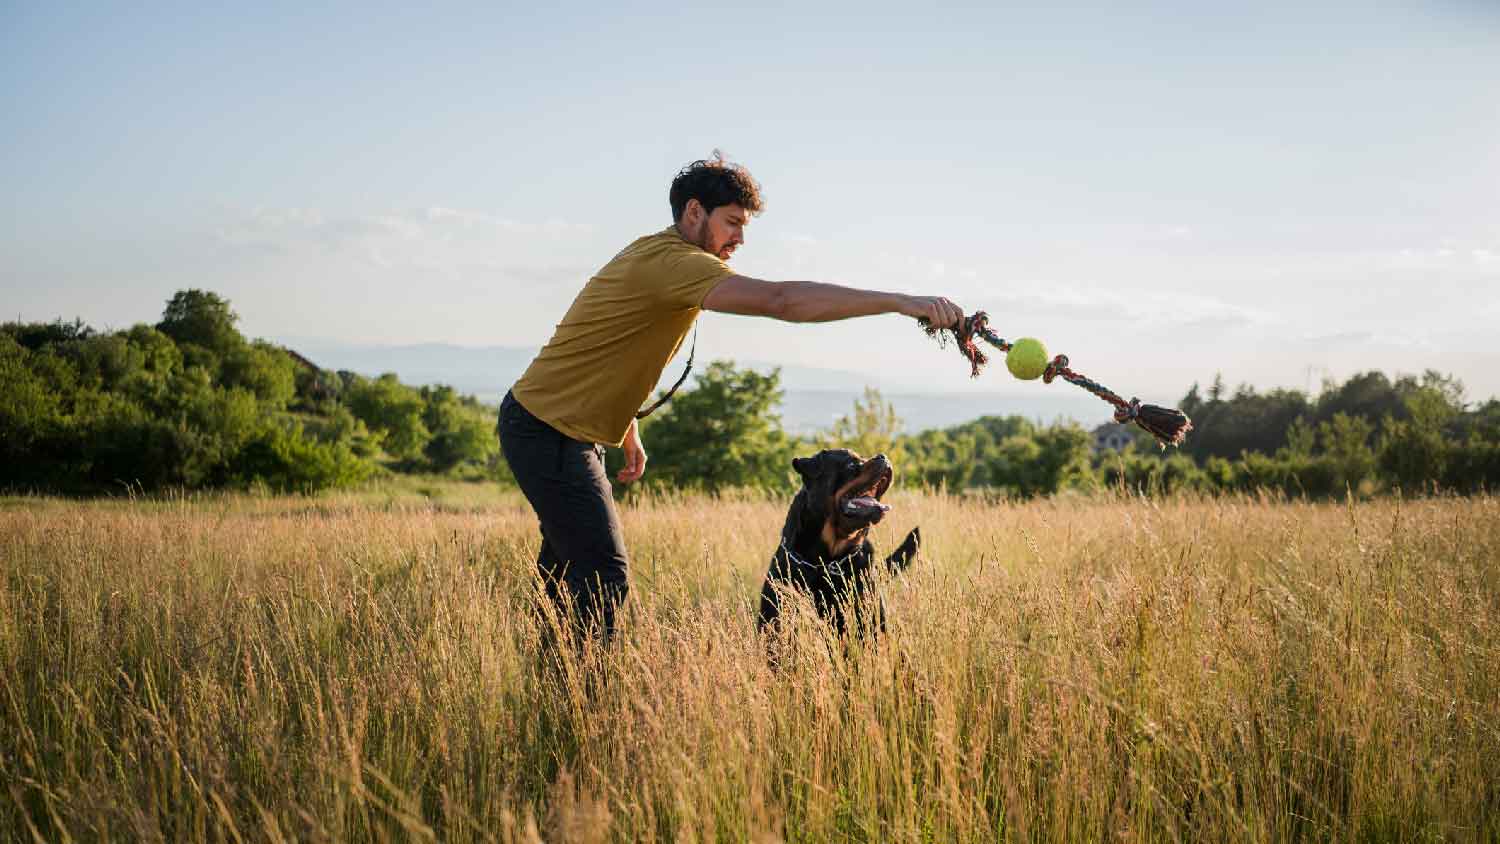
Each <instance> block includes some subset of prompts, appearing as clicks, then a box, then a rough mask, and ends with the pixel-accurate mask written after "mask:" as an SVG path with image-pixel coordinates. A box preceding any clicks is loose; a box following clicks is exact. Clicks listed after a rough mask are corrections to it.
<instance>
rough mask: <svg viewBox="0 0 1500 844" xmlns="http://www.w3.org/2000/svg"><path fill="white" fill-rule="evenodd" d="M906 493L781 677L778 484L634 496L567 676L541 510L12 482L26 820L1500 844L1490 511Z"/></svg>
mask: <svg viewBox="0 0 1500 844" xmlns="http://www.w3.org/2000/svg"><path fill="white" fill-rule="evenodd" d="M894 503H895V504H896V505H897V506H896V509H895V511H894V512H893V513H892V515H891V517H890V519H888V524H887V525H884V526H882V527H881V528H880V529H879V530H880V531H881V534H880V536H879V537H878V540H879V542H878V544H883V545H885V546H887V547H888V546H889V545H890V544H891V543H892V542H893V541H894V540H895V539H896V538H897V537H898V536H899V533H898V531H904V530H905V529H907V528H908V527H909V526H911V525H913V524H921V526H922V528H923V532H924V536H925V537H926V538H927V540H928V544H927V546H926V547H925V549H924V559H923V560H922V561H920V562H919V563H918V564H916V565H915V566H914V567H913V568H912V569H911V570H910V572H909V573H908V575H907V576H906V577H904V578H903V579H901V580H899V581H896V582H891V583H888V584H886V586H885V592H886V595H887V605H888V616H889V625H890V629H889V632H888V634H887V635H886V636H885V637H884V638H883V639H882V640H881V641H879V642H878V643H877V644H875V645H873V646H867V647H860V648H855V649H852V650H848V651H845V650H843V649H840V648H837V647H829V646H828V643H827V642H825V641H822V640H820V639H819V636H820V635H821V634H820V629H819V628H818V627H817V626H816V625H814V624H811V623H806V620H805V619H804V621H803V623H800V624H799V626H798V627H797V635H798V636H799V645H800V646H799V647H798V648H796V649H794V650H793V651H792V654H791V656H789V657H788V659H787V662H786V663H785V664H784V665H783V666H782V667H781V668H780V670H778V671H772V670H771V669H770V668H768V666H767V662H766V659H765V655H764V650H763V648H762V646H761V644H760V643H759V642H758V641H757V640H756V638H755V634H754V625H753V612H754V606H755V604H754V601H755V598H756V595H757V591H758V588H759V584H760V579H761V577H762V575H763V573H764V570H765V566H766V563H767V560H768V558H769V554H770V551H771V549H772V548H773V547H774V544H775V540H776V534H777V531H778V529H779V526H780V524H781V521H782V516H783V514H784V507H785V502H783V501H767V500H758V499H756V498H754V497H744V498H725V499H720V500H710V499H705V498H694V497H685V498H659V499H650V500H645V501H643V502H641V503H638V504H636V505H633V506H632V507H631V508H629V509H628V510H627V511H626V512H625V514H624V518H625V524H626V531H627V540H628V544H629V547H630V549H631V553H632V556H633V566H634V570H633V591H632V593H631V597H630V600H629V607H630V612H629V614H628V617H627V620H626V621H625V623H624V626H623V631H622V635H621V637H620V639H619V641H618V642H617V643H616V646H615V647H613V648H611V649H609V650H607V651H604V652H602V653H591V654H588V655H586V656H585V657H583V658H582V659H580V660H578V661H570V662H569V663H568V664H566V665H565V666H563V667H562V669H561V670H554V669H553V668H551V667H549V666H548V665H547V664H545V662H544V661H543V660H542V659H540V658H539V656H538V648H537V625H536V624H535V623H534V621H533V615H532V613H531V612H530V610H529V606H530V605H529V603H528V602H529V595H530V592H529V590H530V585H531V580H530V575H531V571H532V560H533V557H534V555H535V552H536V547H537V538H536V535H535V525H534V522H533V520H532V517H531V515H530V513H529V511H528V510H526V509H525V506H524V503H523V502H521V501H520V500H519V499H514V498H494V499H489V500H473V501H459V502H453V503H448V504H443V503H441V502H439V503H437V504H434V503H432V502H428V501H423V500H416V499H410V498H408V499H404V500H398V499H394V498H387V499H386V500H370V499H357V498H328V499H318V500H312V501H306V500H289V499H283V500H275V499H272V500H264V499H253V498H207V499H201V500H178V501H165V502H135V503H129V502H126V503H118V504H108V503H103V504H101V503H95V504H85V503H68V502H59V501H49V500H21V499H11V500H9V501H6V502H4V504H3V506H0V577H3V579H4V587H3V590H0V672H3V673H0V836H4V837H5V838H7V839H11V840H30V839H35V840H49V841H50V840H79V841H90V840H146V841H151V840H169V841H196V840H215V841H220V840H236V841H238V840H244V841H260V840H268V841H284V840H366V839H373V840H401V839H409V840H423V839H429V838H437V839H444V840H454V841H467V840H498V841H505V842H509V841H535V840H538V839H545V840H580V841H604V840H631V841H634V840H644V841H651V840H674V841H675V840H687V841H694V840H728V841H740V840H752V841H774V840H782V839H785V840H801V841H825V840H853V841H910V840H924V841H926V840H933V841H949V840H959V841H973V840H980V841H987V840H992V839H1012V840H1069V841H1076V840H1097V839H1105V838H1110V839H1116V838H1120V839H1125V838H1131V839H1136V838H1139V839H1150V840H1230V839H1233V840H1287V839H1317V840H1325V839H1335V840H1352V839H1360V840H1411V839H1450V840H1485V839H1488V840H1495V839H1496V838H1497V837H1500V647H1497V645H1500V640H1497V633H1500V502H1497V501H1496V500H1495V499H1491V498H1476V499H1468V500H1432V501H1418V502H1404V503H1403V502H1399V501H1394V500H1392V501H1380V502H1374V503H1360V504H1353V505H1344V506H1339V505H1311V504H1303V503H1280V502H1273V501H1263V500H1255V499H1246V498H1238V499H1221V500H1201V501H1198V500H1188V499H1180V500H1169V501H1162V502H1154V501H1148V500H1141V499H1133V498H1119V499H1112V500H1098V499H1096V500H1081V499H1057V500H1053V501H1046V502H1038V503H1028V504H1003V503H1002V504H995V503H986V502H983V501H979V500H974V499H963V498H958V497H949V496H941V495H920V494H906V495H903V494H900V493H899V492H898V493H897V494H895V495H894Z"/></svg>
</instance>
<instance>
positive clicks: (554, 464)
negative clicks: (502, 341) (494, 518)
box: [499, 393, 630, 640]
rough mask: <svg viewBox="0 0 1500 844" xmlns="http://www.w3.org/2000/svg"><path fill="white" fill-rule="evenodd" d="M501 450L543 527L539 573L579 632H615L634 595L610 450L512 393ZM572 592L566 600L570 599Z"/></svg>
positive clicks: (504, 409)
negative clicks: (547, 418) (608, 463)
mask: <svg viewBox="0 0 1500 844" xmlns="http://www.w3.org/2000/svg"><path fill="white" fill-rule="evenodd" d="M499 432H500V450H501V451H502V452H503V453H504V454H505V460H506V462H508V463H509V464H510V470H511V473H512V474H514V475H515V476H516V483H517V484H519V485H520V487H521V492H522V493H524V494H525V495H526V500H527V501H529V502H531V509H533V510H535V511H536V514H537V518H538V519H539V520H540V521H541V526H542V550H541V553H540V554H538V555H537V559H536V567H537V573H538V574H539V575H540V576H541V579H542V583H543V585H544V586H545V588H546V590H547V597H548V598H549V599H551V601H552V603H553V605H554V606H555V607H556V608H557V612H558V614H559V618H560V619H568V618H569V616H567V615H565V613H567V612H568V611H569V609H568V602H569V601H571V604H572V607H571V612H572V616H571V622H572V624H573V625H574V629H573V632H574V634H575V635H578V636H583V635H588V634H589V633H590V631H596V632H597V633H599V634H601V635H602V636H603V637H604V638H605V639H606V640H607V639H608V638H609V637H610V636H611V635H612V634H613V633H614V628H615V613H616V611H617V610H618V609H619V607H620V604H622V603H623V602H624V601H625V596H626V594H627V593H628V592H629V590H630V586H629V584H628V583H627V581H626V570H627V567H628V560H627V558H626V556H625V538H624V535H623V534H622V533H621V531H620V516H619V513H618V512H617V511H616V510H615V501H614V498H613V496H612V495H611V494H610V487H609V478H608V477H607V476H606V475H605V474H604V449H603V448H602V447H601V446H597V445H595V444H594V443H588V442H582V441H580V440H575V439H572V438H570V437H567V436H565V435H564V434H562V433H561V432H560V431H558V430H557V429H556V428H553V427H552V426H551V425H548V424H547V423H546V422H543V421H542V420H540V419H538V418H536V417H535V416H532V415H531V412H530V411H528V410H527V409H526V408H525V407H522V406H521V403H520V402H518V401H516V400H515V398H514V397H513V396H511V394H510V393H506V394H505V400H504V401H502V402H501V403H500V422H499ZM565 594H566V597H565Z"/></svg>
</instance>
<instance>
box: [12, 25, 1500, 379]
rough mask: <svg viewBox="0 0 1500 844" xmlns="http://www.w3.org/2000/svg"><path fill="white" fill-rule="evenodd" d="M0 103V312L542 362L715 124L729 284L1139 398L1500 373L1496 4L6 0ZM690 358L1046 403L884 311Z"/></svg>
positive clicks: (763, 324) (756, 329) (702, 151)
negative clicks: (888, 294)
mask: <svg viewBox="0 0 1500 844" xmlns="http://www.w3.org/2000/svg"><path fill="white" fill-rule="evenodd" d="M752 5H753V8H752ZM1041 5H1045V8H1030V7H1032V6H1041ZM209 6H225V7H226V8H223V9H212V8H207V7H209ZM314 6H315V8H313V7H314ZM233 7H239V8H233ZM0 126H3V127H4V129H3V131H0V185H3V188H0V320H11V319H21V320H51V319H54V318H63V319H73V318H75V317H76V318H81V319H83V320H84V321H85V322H87V323H90V324H92V325H94V326H96V327H100V328H124V327H128V326H129V325H131V324H134V323H136V322H155V321H156V320H157V319H159V317H160V313H161V310H162V307H163V305H164V304H165V302H166V300H167V299H168V298H170V297H171V295H172V293H173V292H174V291H176V290H180V289H185V288H190V287H196V288H203V289H210V290H214V291H216V292H218V293H220V294H221V295H223V296H225V297H227V298H228V299H229V300H230V301H231V302H232V303H233V305H234V308H235V310H236V311H237V312H238V313H239V315H240V317H241V321H240V327H241V329H242V330H243V331H244V332H245V333H246V334H247V335H249V336H252V337H265V338H268V339H272V340H276V341H279V342H286V343H289V344H297V343H313V342H318V343H325V344H326V343H329V342H344V343H351V344H354V343H358V344H393V345H394V344H411V343H450V344H459V345H469V346H517V347H528V346H529V347H537V346H540V345H541V344H542V343H543V342H545V341H546V339H547V337H548V336H550V334H551V331H552V328H553V326H554V325H555V324H556V322H557V321H558V320H559V319H560V317H561V316H562V314H563V312H564V311H565V310H566V308H567V306H568V304H569V303H570V302H571V301H572V298H573V296H574V295H575V294H576V293H577V291H578V289H579V287H580V286H581V285H582V284H583V283H584V282H585V281H586V280H587V278H588V276H589V275H590V274H591V273H592V272H593V271H594V270H596V269H597V268H598V267H600V266H602V265H603V264H604V263H605V262H606V261H607V260H609V258H610V257H611V256H613V255H614V254H615V252H617V251H618V250H619V249H620V248H621V247H622V246H624V245H625V244H626V243H628V242H629V241H630V240H632V239H634V238H635V237H637V236H640V235H642V234H647V233H650V232H654V231H657V230H659V229H661V228H663V227H665V226H666V225H668V224H669V223H670V213H669V211H668V206H667V188H668V185H669V183H670V181H671V178H672V176H673V175H674V173H675V172H676V170H677V169H678V168H679V167H681V166H682V165H683V164H685V163H687V162H689V161H691V160H693V159H696V158H702V157H705V156H707V155H709V154H710V152H711V151H712V150H714V149H716V148H717V149H721V150H723V151H724V152H725V153H726V154H727V155H729V156H730V157H731V158H732V159H734V160H736V161H738V162H740V163H742V164H743V165H744V166H746V167H747V168H748V169H749V170H750V171H751V172H752V173H753V174H754V175H755V177H756V178H757V179H758V180H759V181H760V182H761V184H762V186H763V188H764V193H765V197H766V210H765V213H764V214H763V215H761V216H760V217H759V218H757V219H756V220H755V221H754V222H753V223H752V224H751V226H750V227H749V229H748V230H747V240H746V244H745V245H744V246H743V247H741V248H740V250H739V251H738V252H737V253H736V255H735V257H734V259H733V261H732V265H733V266H734V268H735V269H736V270H737V271H738V272H741V273H743V274H745V275H750V276H754V277H758V278H767V279H773V280H785V279H812V280H818V281H829V282H836V283H841V284H847V285H853V286H858V287H866V288H872V289H878V290H894V291H902V292H907V293H916V294H924V295H945V296H948V297H950V298H952V299H954V300H955V301H956V302H958V303H959V304H960V305H961V306H963V307H964V308H965V309H966V310H968V311H973V310H978V309H984V310H986V311H988V312H989V313H990V315H991V322H992V325H993V326H994V327H995V328H996V330H997V331H999V333H1000V334H1002V335H1003V336H1005V337H1008V338H1014V337H1018V336H1034V337H1038V338H1041V339H1042V340H1043V341H1044V342H1045V343H1046V344H1047V346H1048V348H1049V349H1050V350H1051V351H1053V352H1063V353H1066V354H1067V355H1068V356H1069V357H1070V359H1071V361H1072V363H1073V366H1074V368H1075V369H1077V370H1079V371H1081V372H1084V373H1086V374H1088V375H1090V376H1091V377H1093V378H1095V379H1096V380H1099V381H1102V382H1103V383H1105V384H1107V385H1109V386H1111V387H1115V388H1116V389H1117V390H1119V391H1120V392H1122V393H1126V394H1136V395H1140V396H1141V397H1142V399H1143V400H1147V401H1156V402H1158V403H1170V402H1172V401H1175V400H1177V399H1179V398H1180V397H1181V395H1182V393H1183V392H1185V390H1186V388H1187V387H1188V385H1190V384H1191V383H1192V382H1194V381H1200V382H1205V383H1206V382H1208V381H1211V380H1212V379H1213V377H1214V375H1215V373H1222V375H1223V377H1224V380H1225V381H1226V382H1227V383H1229V384H1231V385H1235V384H1240V383H1248V384H1251V385H1254V386H1255V387H1257V388H1261V389H1265V388H1271V387H1293V388H1298V389H1306V388H1312V389H1313V390H1316V389H1317V387H1318V386H1319V384H1320V383H1321V382H1322V381H1323V380H1324V379H1329V378H1332V379H1338V380H1342V379H1344V378H1347V377H1348V376H1349V375H1352V374H1354V373H1356V372H1361V371H1365V370H1369V369H1380V370H1383V371H1386V372H1387V373H1392V374H1395V373H1418V372H1421V371H1423V370H1425V369H1437V370H1439V371H1442V372H1444V373H1451V374H1453V375H1456V376H1458V377H1459V378H1460V379H1461V380H1462V381H1463V382H1464V383H1465V384H1466V385H1467V387H1468V392H1469V397H1470V398H1471V399H1483V398H1487V397H1489V396H1494V395H1500V344H1497V343H1496V341H1497V339H1500V331H1497V330H1496V328H1495V326H1496V324H1497V323H1500V1H1497V0H1428V1H1427V2H1415V0H1413V2H1379V0H1375V2H1357V3H1353V2H1351V3H1342V2H1322V3H1306V2H1300V1H1299V2H1280V0H1268V2H1261V3H1253V4H1204V3H1197V2H1143V3H1129V4H1122V3H1097V4H1083V3H1068V2H1059V3H1049V4H1012V3H984V4H977V3H976V4H964V5H958V4H944V3H937V4H930V3H929V4H914V3H903V4H894V5H882V4H879V3H858V4H817V3H792V4H783V5H778V4H774V3H772V4H743V6H732V5H731V6H718V5H712V4H708V5H705V4H692V5H683V6H671V5H669V4H660V3H657V4H651V5H630V4H624V3H619V4H613V3H612V4H582V5H580V4H569V3H548V4H535V3H527V4H521V5H518V4H509V3H489V4H483V5H475V6H450V5H446V4H443V5H441V6H435V7H432V8H427V7H424V6H421V5H411V6H405V7H395V6H391V7H385V6H384V5H383V4H366V3H362V4H347V5H340V4H302V3H299V4H289V5H283V4H275V3H268V4H254V5H253V8H252V6H247V5H245V4H182V5H147V6H145V7H141V8H132V9H131V10H130V11H129V13H128V14H127V13H126V12H125V11H124V10H123V9H122V8H121V7H119V6H117V5H115V4H99V5H89V4H66V3H37V4H29V3H20V4H17V3H12V2H6V0H0ZM698 357H699V360H709V359H714V358H732V359H736V360H756V361H765V362H772V363H783V364H787V365H796V366H811V367H826V368H831V369H839V370H850V371H855V372H858V373H860V374H862V375H865V376H867V378H868V380H869V382H870V383H872V384H874V385H876V386H882V387H884V388H888V389H908V390H909V389H913V388H917V387H920V388H924V389H930V390H942V391H965V390H968V391H977V390H987V391H991V392H994V393H1000V394H1005V393H1014V392H1015V391H1018V390H1036V389H1043V388H1041V387H1038V386H1037V385H1034V384H1021V383H1019V382H1016V381H1013V380H1010V379H1008V378H1007V377H1006V376H1004V374H1003V373H1001V372H998V371H996V372H992V373H989V374H987V375H986V376H984V377H983V378H982V379H981V380H980V381H978V382H974V381H970V380H969V379H968V378H967V372H966V370H965V369H964V368H963V365H962V362H961V361H959V360H958V359H957V357H956V356H955V355H953V354H952V353H951V352H941V351H939V350H937V349H935V348H934V347H933V346H932V344H931V343H930V342H929V341H928V340H926V338H924V337H923V336H922V335H921V334H920V333H919V332H918V331H917V329H916V328H915V327H914V326H913V324H912V323H911V321H910V320H909V319H906V318H903V317H899V316H882V317H872V318H866V319H859V320H851V321H846V322H841V323H834V324H827V325H817V326H808V325H789V324H783V323H777V322H774V321H771V320H766V319H756V318H748V317H731V316H723V315H715V314H710V315H706V316H705V317H704V318H703V319H702V321H701V336H700V340H699V351H698ZM675 366H676V365H673V366H669V370H671V371H672V372H674V373H675V371H676V369H675ZM851 386H852V387H854V386H855V385H851ZM855 388H857V387H855ZM1051 389H1057V387H1052V388H1051Z"/></svg>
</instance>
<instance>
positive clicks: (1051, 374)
mask: <svg viewBox="0 0 1500 844" xmlns="http://www.w3.org/2000/svg"><path fill="white" fill-rule="evenodd" d="M917 321H918V322H919V323H921V325H922V330H923V331H925V332H927V336H928V337H934V338H936V339H937V341H938V344H939V345H940V346H946V345H947V344H948V337H947V335H946V334H945V333H944V332H951V333H952V334H953V340H954V342H955V344H956V345H957V346H958V353H959V354H961V355H963V356H964V360H967V361H968V362H969V377H971V378H977V377H979V371H980V370H981V369H982V368H983V367H984V365H985V364H987V363H989V362H990V359H989V356H988V355H986V354H985V353H984V350H983V349H981V348H979V344H978V343H976V342H974V340H975V338H976V337H977V338H979V339H981V340H984V342H986V343H988V344H990V345H991V346H994V347H995V348H997V349H999V350H1000V351H1002V352H1005V353H1006V354H1005V368H1006V369H1009V370H1010V372H1011V374H1012V375H1014V376H1016V377H1017V378H1021V379H1023V380H1027V381H1030V380H1032V379H1035V378H1038V377H1040V378H1041V379H1042V383H1044V384H1051V383H1052V379H1054V378H1058V377H1061V378H1062V379H1063V380H1064V381H1067V382H1068V383H1070V384H1074V385H1076V386H1079V387H1082V388H1084V389H1085V390H1088V391H1089V392H1091V393H1093V394H1094V395H1096V396H1098V397H1099V398H1101V399H1104V400H1105V401H1107V402H1109V403H1110V404H1112V405H1114V406H1115V421H1116V422H1119V423H1120V424H1122V425H1123V424H1125V423H1126V422H1134V423H1135V424H1137V425H1139V426H1141V427H1142V428H1144V429H1145V430H1146V431H1147V432H1148V433H1150V434H1151V436H1153V437H1156V442H1157V444H1158V445H1159V446H1160V447H1162V448H1166V447H1167V446H1169V445H1182V441H1183V439H1185V438H1186V437H1187V434H1188V432H1189V431H1191V430H1193V420H1191V419H1189V418H1188V417H1187V414H1186V413H1183V412H1182V411H1180V410H1174V409H1172V408H1170V407H1157V406H1156V405H1154V404H1141V400H1140V399H1137V398H1132V399H1131V400H1130V401H1126V400H1124V399H1122V398H1120V397H1119V396H1118V395H1117V394H1115V392H1114V391H1113V390H1111V389H1109V388H1108V387H1106V386H1104V385H1103V384H1100V383H1099V382H1097V381H1093V380H1090V379H1089V378H1088V377H1086V376H1084V375H1080V374H1079V373H1077V372H1074V371H1073V370H1071V369H1069V368H1068V356H1067V355H1058V356H1057V357H1055V358H1053V359H1052V360H1051V362H1048V361H1047V349H1046V347H1045V346H1043V345H1042V343H1041V341H1040V340H1036V339H1034V338H1031V337H1022V338H1021V339H1019V340H1017V341H1016V342H1014V343H1007V342H1005V340H1003V339H1001V337H1000V335H998V334H996V333H995V332H993V331H991V330H990V325H989V322H990V317H989V314H986V313H985V312H984V311H975V312H974V315H973V316H968V317H964V320H963V322H962V323H961V324H960V325H958V326H955V327H952V328H934V327H933V325H932V323H930V322H928V321H927V320H925V319H919V320H917Z"/></svg>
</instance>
